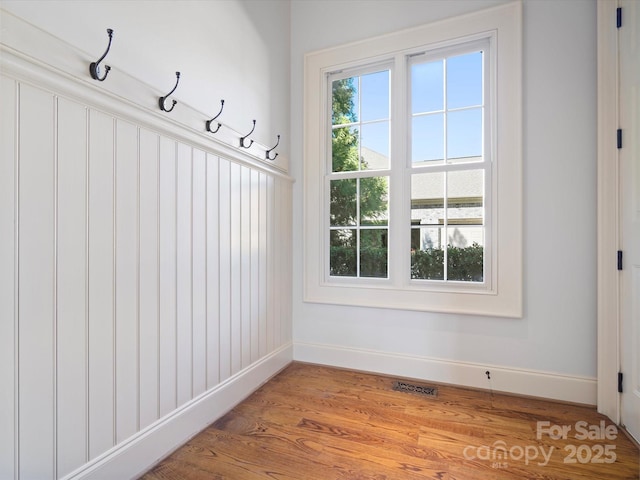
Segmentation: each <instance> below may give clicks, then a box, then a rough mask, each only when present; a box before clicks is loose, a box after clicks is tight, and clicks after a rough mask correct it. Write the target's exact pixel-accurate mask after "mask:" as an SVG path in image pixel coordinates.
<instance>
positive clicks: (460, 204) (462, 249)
mask: <svg viewBox="0 0 640 480" xmlns="http://www.w3.org/2000/svg"><path fill="white" fill-rule="evenodd" d="M483 225H484V172H483V171H482V170H463V171H456V172H449V173H448V174H447V279H448V280H458V281H466V282H482V280H483V278H484V273H483V272H484V251H483V250H484V228H483Z"/></svg>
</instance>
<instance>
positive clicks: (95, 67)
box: [89, 28, 113, 82]
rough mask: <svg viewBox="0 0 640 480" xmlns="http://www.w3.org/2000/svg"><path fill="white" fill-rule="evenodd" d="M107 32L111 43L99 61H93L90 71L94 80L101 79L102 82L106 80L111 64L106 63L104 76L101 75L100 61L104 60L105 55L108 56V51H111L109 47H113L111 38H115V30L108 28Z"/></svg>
mask: <svg viewBox="0 0 640 480" xmlns="http://www.w3.org/2000/svg"><path fill="white" fill-rule="evenodd" d="M107 34H108V35H109V45H107V50H106V51H105V52H104V54H103V55H102V56H101V57H100V59H99V60H98V61H97V62H91V64H90V65H89V73H90V74H91V78H93V79H94V80H99V81H101V82H102V81H104V79H105V78H107V75H108V74H109V70H111V67H110V66H109V65H105V66H104V75H103V76H102V77H101V76H100V62H101V61H102V60H104V57H106V56H107V53H109V49H110V48H111V40H112V39H113V30H111V29H110V28H107Z"/></svg>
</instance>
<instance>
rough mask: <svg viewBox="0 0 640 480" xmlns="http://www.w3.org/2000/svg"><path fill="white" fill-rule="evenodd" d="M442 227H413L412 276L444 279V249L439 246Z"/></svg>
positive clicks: (423, 278)
mask: <svg viewBox="0 0 640 480" xmlns="http://www.w3.org/2000/svg"><path fill="white" fill-rule="evenodd" d="M441 236H442V229H441V228H438V227H433V228H431V227H420V228H412V229H411V237H412V242H411V243H412V244H413V243H414V241H415V242H416V243H417V248H413V245H412V248H411V278H413V279H419V280H444V249H443V248H442V247H439V246H437V245H439V244H440V243H441V242H440V238H441Z"/></svg>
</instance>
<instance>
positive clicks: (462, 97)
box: [447, 52, 482, 109]
mask: <svg viewBox="0 0 640 480" xmlns="http://www.w3.org/2000/svg"><path fill="white" fill-rule="evenodd" d="M475 105H482V52H475V53H469V54H467V55H460V56H458V57H450V58H448V59H447V108H448V109H451V108H461V107H471V106H475Z"/></svg>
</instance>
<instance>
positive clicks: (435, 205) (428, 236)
mask: <svg viewBox="0 0 640 480" xmlns="http://www.w3.org/2000/svg"><path fill="white" fill-rule="evenodd" d="M444 186H445V173H444V172H434V173H418V174H415V175H412V176H411V225H412V229H411V278H415V279H428V280H443V279H444V245H443V235H444V233H445V232H444V227H443V225H444V214H445V211H444Z"/></svg>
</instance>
